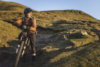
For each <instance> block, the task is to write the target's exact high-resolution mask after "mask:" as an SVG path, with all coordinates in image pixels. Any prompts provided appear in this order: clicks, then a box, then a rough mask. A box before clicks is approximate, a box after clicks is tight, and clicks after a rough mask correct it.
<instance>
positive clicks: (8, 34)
mask: <svg viewBox="0 0 100 67" xmlns="http://www.w3.org/2000/svg"><path fill="white" fill-rule="evenodd" d="M20 32H21V30H20V29H18V28H16V27H15V26H13V25H12V24H10V23H8V22H4V21H2V20H0V40H1V43H0V47H3V46H9V42H10V41H12V40H13V41H14V40H16V38H17V37H18V35H19V33H20ZM10 46H13V44H12V45H11V44H10Z"/></svg>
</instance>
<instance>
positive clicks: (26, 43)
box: [14, 26, 31, 67]
mask: <svg viewBox="0 0 100 67" xmlns="http://www.w3.org/2000/svg"><path fill="white" fill-rule="evenodd" d="M23 27H24V29H23V31H22V35H21V37H20V39H19V43H18V46H17V49H16V55H17V56H16V60H15V65H14V67H17V64H18V61H19V59H20V57H23V60H24V62H26V61H27V59H28V54H29V53H31V46H30V38H29V37H28V36H27V28H28V27H26V26H23Z"/></svg>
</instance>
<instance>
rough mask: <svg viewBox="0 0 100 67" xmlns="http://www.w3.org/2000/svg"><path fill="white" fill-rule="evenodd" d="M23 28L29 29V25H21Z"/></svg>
mask: <svg viewBox="0 0 100 67" xmlns="http://www.w3.org/2000/svg"><path fill="white" fill-rule="evenodd" d="M22 27H23V29H30V26H26V25H23V26H22Z"/></svg>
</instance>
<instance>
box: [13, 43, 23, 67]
mask: <svg viewBox="0 0 100 67" xmlns="http://www.w3.org/2000/svg"><path fill="white" fill-rule="evenodd" d="M23 46H24V41H22V42H21V44H20V48H19V51H18V54H17V57H16V60H15V65H14V67H17V64H18V61H19V59H20V56H21V52H22V49H23Z"/></svg>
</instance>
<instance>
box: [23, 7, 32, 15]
mask: <svg viewBox="0 0 100 67" xmlns="http://www.w3.org/2000/svg"><path fill="white" fill-rule="evenodd" d="M29 12H33V10H32V9H30V8H25V9H24V14H26V13H29Z"/></svg>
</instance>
